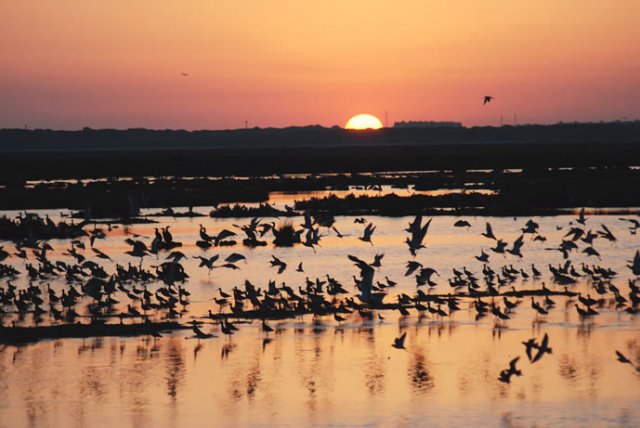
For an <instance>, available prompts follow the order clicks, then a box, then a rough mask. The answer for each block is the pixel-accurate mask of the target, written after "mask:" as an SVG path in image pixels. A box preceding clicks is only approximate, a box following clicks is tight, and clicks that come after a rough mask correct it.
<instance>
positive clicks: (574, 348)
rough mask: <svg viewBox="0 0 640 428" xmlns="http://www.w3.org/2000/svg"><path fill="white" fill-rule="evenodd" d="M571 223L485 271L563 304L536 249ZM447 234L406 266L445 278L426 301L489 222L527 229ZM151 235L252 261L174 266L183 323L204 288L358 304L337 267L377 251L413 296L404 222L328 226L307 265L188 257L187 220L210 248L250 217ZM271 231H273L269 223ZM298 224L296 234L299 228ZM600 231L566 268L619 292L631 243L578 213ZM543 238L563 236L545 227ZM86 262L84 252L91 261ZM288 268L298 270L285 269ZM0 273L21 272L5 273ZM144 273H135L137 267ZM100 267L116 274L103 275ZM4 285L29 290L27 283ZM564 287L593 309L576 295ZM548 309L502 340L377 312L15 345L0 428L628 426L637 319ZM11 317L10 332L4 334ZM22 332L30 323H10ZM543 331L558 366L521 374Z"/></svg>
mask: <svg viewBox="0 0 640 428" xmlns="http://www.w3.org/2000/svg"><path fill="white" fill-rule="evenodd" d="M203 212H205V210H203ZM573 218H574V216H562V217H542V218H535V220H536V221H537V222H538V223H539V224H540V231H541V233H542V234H543V235H545V236H546V237H547V242H544V243H540V242H533V241H531V240H530V239H529V237H527V239H526V240H525V245H524V247H523V254H524V258H523V259H519V258H517V257H513V256H510V255H507V256H506V257H503V256H502V255H498V254H493V253H490V254H491V258H490V262H491V263H490V265H491V266H492V267H493V268H494V269H497V268H499V267H501V266H502V265H505V264H506V265H508V264H512V265H513V266H514V267H516V268H523V269H529V267H530V265H531V263H535V264H536V266H537V267H538V268H539V269H540V270H542V271H543V272H544V277H543V278H542V279H541V280H537V281H533V280H531V279H530V280H527V281H522V282H516V283H514V284H513V285H514V286H515V287H516V288H517V289H537V288H540V287H541V286H542V282H545V283H546V285H547V286H548V287H549V288H553V289H560V288H559V287H556V286H554V285H553V284H552V283H551V281H550V276H549V272H548V270H547V269H546V266H547V264H548V263H551V264H554V265H557V264H559V263H562V262H563V260H562V256H561V254H560V253H559V252H558V251H547V250H545V248H547V247H552V246H554V245H555V244H557V243H558V242H559V241H560V238H561V236H562V235H563V234H564V232H565V230H567V224H568V222H569V221H571V220H572V219H573ZM456 219H457V218H454V217H437V218H434V219H433V222H432V224H431V227H430V229H429V234H428V235H427V238H426V240H425V241H426V243H427V248H426V249H422V250H420V251H419V253H418V256H417V257H416V260H418V261H421V262H422V263H423V264H425V265H426V266H431V267H433V268H435V269H436V270H437V271H438V272H439V273H440V275H441V276H440V277H434V279H435V280H436V281H437V282H438V286H436V287H434V289H433V290H432V292H437V293H448V292H450V291H452V289H451V288H450V287H449V286H448V285H447V281H446V279H447V278H448V277H450V276H451V270H452V268H454V267H455V268H462V266H466V267H467V268H468V269H469V270H471V271H473V272H474V273H476V275H477V276H481V275H480V270H481V264H480V263H479V262H477V261H476V260H475V259H474V258H473V256H474V255H478V254H480V249H481V248H484V249H485V250H487V249H488V248H489V246H491V245H492V244H493V242H492V241H489V240H487V239H486V238H483V237H482V236H480V233H481V232H482V231H484V224H485V222H486V221H490V222H491V223H492V225H493V228H494V231H495V233H496V235H498V236H499V237H500V238H503V239H505V240H507V241H509V242H513V240H514V239H515V238H517V237H518V236H519V228H521V227H523V226H524V223H525V222H526V220H527V219H526V218H518V219H516V220H514V219H512V218H467V220H469V221H470V223H472V227H471V228H470V229H468V230H467V229H460V228H455V227H453V223H454V222H455V220H456ZM158 220H159V221H161V225H168V224H170V225H171V231H172V232H173V234H174V239H175V240H178V241H181V242H183V247H182V248H181V251H183V252H184V253H185V254H186V255H188V256H189V257H191V256H196V255H201V254H202V255H207V256H209V257H210V256H211V255H213V254H220V255H221V258H224V257H226V256H227V255H228V254H230V253H232V252H240V253H242V254H245V255H246V256H247V258H248V261H247V263H244V262H239V263H238V266H240V267H241V269H240V270H237V271H231V270H228V269H214V271H213V272H212V273H211V274H210V275H208V273H207V270H206V269H204V268H201V269H199V268H198V261H197V260H194V259H193V258H190V259H188V260H186V261H184V263H183V265H184V266H185V268H186V270H187V272H188V273H189V275H190V276H191V278H190V280H189V281H188V282H187V284H186V286H187V288H188V289H189V290H190V291H191V293H192V296H191V300H192V304H191V305H190V306H189V307H188V309H189V313H188V314H186V315H185V321H186V320H188V319H190V317H191V316H198V317H199V316H202V315H205V314H206V312H207V310H209V309H211V310H213V311H214V312H215V311H217V310H218V308H217V306H216V305H215V304H214V303H213V302H211V301H210V299H211V298H212V297H214V296H217V295H218V294H217V288H218V287H220V288H222V289H223V290H226V291H229V290H231V288H233V287H234V286H238V287H241V288H242V284H243V282H244V280H245V279H248V280H250V281H251V282H253V283H254V284H256V285H258V286H261V287H265V286H266V283H267V280H268V279H270V278H271V279H275V280H277V281H278V284H281V282H283V281H284V282H286V283H287V284H288V285H290V286H292V287H293V288H294V289H297V287H298V286H304V281H305V278H306V277H309V278H310V279H312V280H313V279H315V278H316V277H323V276H324V275H326V274H330V275H331V276H332V277H335V278H336V279H337V280H339V281H340V282H341V283H342V284H343V285H344V286H345V288H346V289H347V290H349V291H350V292H353V291H354V287H353V280H352V279H351V278H352V276H353V275H357V270H356V268H355V267H353V265H352V263H351V262H350V261H349V260H348V259H347V255H348V254H354V255H356V256H358V257H360V258H363V259H365V260H368V261H371V260H373V256H374V255H375V254H376V253H384V254H385V256H384V258H383V259H382V264H383V266H382V268H380V270H379V272H377V273H376V280H380V281H384V277H385V276H388V277H389V278H390V279H392V280H394V281H397V282H398V286H397V287H396V288H395V289H391V290H390V291H389V296H388V297H387V300H388V301H393V300H394V299H393V295H395V294H398V293H414V292H415V290H416V286H415V280H414V279H413V278H412V277H404V265H405V263H406V261H407V260H409V259H411V256H410V255H409V252H408V250H407V248H406V246H405V245H404V244H403V241H404V239H405V237H406V236H407V234H406V232H404V231H403V229H404V228H405V227H406V225H407V223H408V222H409V221H410V220H411V219H409V218H381V217H369V218H368V220H370V221H372V222H373V223H374V224H376V225H377V229H376V231H375V233H374V235H373V243H374V245H373V246H372V245H370V244H368V243H365V242H362V241H360V240H359V239H358V238H357V236H360V235H361V233H362V230H363V229H364V226H362V225H359V224H354V223H353V218H352V217H339V218H337V222H336V225H335V226H336V227H337V228H338V230H340V232H341V233H343V234H347V235H350V236H348V237H346V238H343V239H339V238H337V237H336V235H335V233H334V232H333V231H329V230H327V229H323V233H326V234H328V235H327V236H325V237H323V238H322V240H321V247H319V248H317V250H316V252H315V253H314V252H313V251H312V250H311V249H310V248H306V247H302V246H296V247H293V248H273V247H272V246H271V245H269V246H267V247H262V248H256V249H246V248H243V247H242V246H241V245H238V246H235V247H228V248H218V249H213V250H208V251H203V250H200V249H199V248H197V247H196V246H195V245H194V243H195V241H196V239H197V236H198V235H197V234H198V224H199V223H202V224H204V225H205V226H206V227H207V230H208V231H209V232H210V233H212V232H214V231H219V230H220V229H222V228H229V229H231V228H233V226H232V225H233V224H244V223H247V222H248V219H211V218H208V217H202V218H193V219H189V218H178V219H174V218H160V219H158ZM272 220H273V221H275V222H279V221H280V220H278V219H265V220H264V221H272ZM293 221H294V223H296V224H298V223H301V222H302V219H301V218H294V219H293ZM601 223H605V224H607V225H608V226H609V228H610V229H611V230H612V231H613V232H614V234H616V236H617V237H618V242H617V243H615V244H612V243H609V242H608V241H605V240H603V239H596V243H595V247H596V248H597V249H598V251H599V252H600V253H601V255H602V260H598V259H595V258H593V257H586V255H584V254H581V253H580V254H579V253H576V252H574V253H572V257H571V260H572V261H573V262H574V265H576V267H578V268H579V266H580V263H582V262H587V263H590V264H592V263H596V264H602V265H603V266H608V267H611V268H612V269H614V270H616V271H617V272H619V275H618V276H617V277H616V278H615V279H614V280H613V283H614V284H615V285H616V286H618V287H619V288H620V289H621V291H622V292H623V294H624V295H626V293H627V292H628V287H627V279H628V278H629V277H630V276H629V275H630V271H629V269H627V268H626V267H625V265H626V264H627V260H629V259H630V258H632V257H633V253H634V252H635V251H636V249H637V248H639V247H640V246H639V245H638V239H639V238H638V237H637V236H636V235H631V234H630V233H629V231H628V224H627V223H626V222H623V221H621V220H619V219H617V218H614V217H608V216H591V217H590V218H589V220H588V222H587V227H588V228H592V229H594V230H596V229H599V228H600V224H601ZM556 225H560V226H563V227H564V229H563V230H556ZM156 226H158V225H149V224H147V225H134V226H131V227H127V228H126V229H125V228H124V227H122V226H120V227H118V228H114V229H112V230H111V231H110V232H109V233H108V237H107V239H105V240H99V241H96V247H97V248H100V249H101V250H103V251H104V252H106V253H107V254H109V255H110V256H111V257H112V258H113V259H114V261H115V262H119V263H124V264H126V263H129V262H131V263H137V262H138V259H134V258H132V257H130V256H127V255H125V254H124V251H126V250H128V249H129V248H130V247H129V246H128V245H127V244H125V243H124V242H123V240H124V238H125V235H126V233H138V234H142V235H145V236H149V237H150V236H152V235H153V228H154V227H156ZM149 240H150V239H147V241H149ZM268 240H269V241H270V240H271V238H269V239H268ZM4 244H5V248H7V247H11V248H12V245H11V244H9V243H4ZM0 245H1V243H0ZM51 245H52V246H53V247H54V248H55V249H56V250H55V251H54V252H53V254H51V255H50V259H52V260H64V261H66V262H72V261H73V259H72V258H71V257H69V256H64V255H62V252H63V251H64V250H65V249H66V248H68V247H69V243H68V242H65V241H51ZM582 247H584V245H581V248H582ZM84 253H85V255H90V254H91V252H90V250H85V252H84ZM272 254H274V255H276V256H277V257H280V258H282V259H283V260H284V261H285V262H287V263H288V268H287V270H286V271H285V272H284V273H283V274H281V275H278V274H277V273H276V270H275V269H274V268H270V267H269V263H268V261H269V259H270V258H271V255H272ZM94 260H96V261H99V260H98V259H94ZM299 261H303V266H304V270H305V272H304V273H298V272H295V267H296V266H297V264H298V262H299ZM5 262H8V263H10V264H12V265H14V266H15V267H16V268H18V269H20V270H24V264H23V262H22V261H20V260H18V259H16V258H10V259H8V260H7V261H5ZM157 262H158V260H156V259H154V258H146V259H145V261H144V265H145V266H146V267H148V266H150V265H154V264H156V263H157ZM105 266H106V269H107V272H109V273H111V272H113V270H114V265H111V264H105ZM4 282H5V281H3V282H2V283H3V284H4ZM46 282H50V283H51V286H52V288H54V289H56V290H60V289H62V288H63V287H65V282H64V281H63V280H53V281H43V283H46ZM14 283H15V284H17V285H20V286H25V285H26V275H22V276H21V277H20V279H18V280H16V281H14ZM155 287H157V285H152V286H150V288H151V289H153V288H155ZM423 288H424V287H423ZM574 288H575V289H576V290H578V291H585V292H589V293H590V294H591V295H592V297H594V296H595V295H596V293H595V291H594V290H593V288H591V286H590V285H589V284H588V283H587V282H586V280H581V281H580V283H579V284H578V285H576V286H575V287H574ZM425 291H426V290H425ZM605 297H607V298H611V297H612V295H611V294H608V295H607V296H605ZM116 299H118V300H122V301H125V300H126V297H125V296H124V295H122V296H116ZM553 299H554V300H555V301H556V308H555V309H552V310H551V312H550V314H549V315H548V316H547V317H545V318H536V317H535V316H534V313H533V310H532V309H531V307H530V302H529V300H528V299H523V302H522V304H521V305H520V307H519V308H518V309H517V311H516V315H515V316H514V317H513V318H512V319H511V320H509V321H508V322H507V323H506V324H504V325H501V326H499V328H496V325H495V321H494V319H493V318H492V317H491V316H489V317H485V318H483V319H481V320H479V321H476V320H475V312H474V310H473V309H471V308H470V307H469V305H468V303H467V302H464V303H463V304H462V305H461V306H462V310H461V311H458V312H456V313H455V314H454V315H453V316H451V317H447V318H442V319H440V318H433V317H431V316H429V317H419V315H418V313H417V311H415V310H413V311H411V312H412V313H411V316H409V317H407V318H400V317H399V314H398V313H397V312H395V311H393V312H392V311H384V312H382V313H383V315H384V316H385V320H384V321H382V322H377V321H376V322H374V323H363V322H362V321H361V320H360V319H359V318H358V317H357V315H355V314H354V315H352V316H351V317H350V318H349V320H348V321H347V322H345V323H344V325H343V326H339V325H338V323H336V322H335V321H334V320H333V319H332V318H330V317H327V319H325V320H322V321H321V322H320V323H314V322H313V320H312V318H311V317H304V318H303V319H296V320H288V321H282V322H275V321H272V322H270V324H271V325H272V326H273V327H274V328H275V329H276V332H274V333H271V334H269V335H268V338H267V336H265V335H264V334H263V333H262V332H261V329H260V324H259V323H257V322H254V323H253V324H239V327H240V332H238V333H237V334H236V335H234V336H233V337H232V338H231V339H229V338H226V337H223V335H222V334H221V333H220V332H219V331H218V330H217V327H216V326H213V325H208V326H205V328H204V329H205V331H212V332H214V333H216V334H218V335H219V336H220V337H217V338H213V339H210V340H202V341H197V340H195V339H187V337H188V336H189V335H190V332H188V331H181V332H176V333H172V334H166V335H165V337H163V338H160V339H157V340H154V339H152V338H148V337H138V338H101V339H86V340H79V339H64V340H50V341H42V342H40V343H37V344H32V345H27V346H20V347H16V346H4V345H0V426H3V427H4V426H7V427H16V426H113V425H121V426H136V427H138V426H153V427H156V426H170V427H171V426H211V425H214V426H308V425H334V426H363V425H364V426H416V425H429V426H434V425H435V426H469V425H471V424H478V423H482V424H488V425H489V426H496V425H502V426H534V425H535V426H585V425H589V426H612V425H613V426H637V425H638V424H639V423H640V410H638V406H637V400H638V398H640V374H638V372H636V371H635V370H634V368H633V367H631V366H629V365H623V364H620V363H619V362H617V361H616V358H615V355H614V350H616V349H618V350H620V351H622V352H623V353H624V354H625V355H627V357H629V358H631V359H632V360H633V361H635V362H636V363H640V330H639V327H640V323H639V322H638V319H637V317H634V316H631V315H629V314H626V313H624V312H619V311H616V310H615V308H614V307H613V305H612V304H609V303H608V302H605V303H604V304H603V305H602V307H600V308H598V311H599V312H600V313H601V315H600V316H598V317H596V318H595V320H593V321H591V322H586V323H584V322H581V321H580V319H579V318H578V316H577V313H576V311H575V308H574V307H573V305H572V303H571V302H569V301H568V299H567V298H566V297H553ZM485 300H487V301H488V299H485ZM537 300H540V298H538V299H537ZM11 319H12V318H11V316H8V317H5V318H4V319H3V320H2V322H3V323H4V324H7V323H8V322H9V321H10V320H11ZM538 321H539V322H538ZM31 322H32V320H31V319H30V317H27V318H26V319H25V320H23V321H20V322H19V323H22V324H25V325H29V324H30V323H31ZM403 331H406V332H407V341H406V348H407V349H406V351H405V350H397V349H394V348H392V347H391V343H392V342H393V338H395V337H397V336H398V335H399V334H400V333H401V332H403ZM545 333H547V334H548V335H549V337H550V346H551V347H552V348H553V354H552V355H545V356H544V357H543V358H542V359H541V360H540V361H539V362H537V363H535V364H531V363H529V362H528V360H527V359H526V357H525V355H524V346H522V344H521V342H522V341H524V340H527V339H529V338H532V337H537V338H541V337H542V335H544V334H545ZM265 338H267V339H268V340H266V341H265ZM518 355H519V356H520V357H521V358H520V361H519V363H518V367H519V368H520V369H521V370H522V372H523V375H522V376H521V377H514V378H513V379H512V382H511V384H510V385H505V384H503V383H500V382H499V381H498V380H497V377H498V374H499V372H500V370H502V369H504V368H506V367H507V366H508V363H509V361H510V360H511V359H512V358H514V357H516V356H518Z"/></svg>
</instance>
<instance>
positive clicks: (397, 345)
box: [391, 331, 407, 349]
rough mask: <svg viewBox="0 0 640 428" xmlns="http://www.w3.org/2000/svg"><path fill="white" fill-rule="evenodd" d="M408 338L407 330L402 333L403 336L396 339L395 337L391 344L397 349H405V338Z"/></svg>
mask: <svg viewBox="0 0 640 428" xmlns="http://www.w3.org/2000/svg"><path fill="white" fill-rule="evenodd" d="M406 338H407V332H406V331H405V332H404V333H402V336H400V337H396V338H395V339H393V344H392V345H391V346H393V347H394V348H396V349H405V347H404V340H405V339H406Z"/></svg>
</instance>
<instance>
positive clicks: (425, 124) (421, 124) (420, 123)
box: [393, 120, 462, 128]
mask: <svg viewBox="0 0 640 428" xmlns="http://www.w3.org/2000/svg"><path fill="white" fill-rule="evenodd" d="M393 127H394V128H462V123H460V122H433V121H425V120H409V121H406V122H405V121H402V122H396V123H394V124H393Z"/></svg>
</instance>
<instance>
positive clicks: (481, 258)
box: [475, 249, 489, 263]
mask: <svg viewBox="0 0 640 428" xmlns="http://www.w3.org/2000/svg"><path fill="white" fill-rule="evenodd" d="M475 258H476V260H478V261H479V262H482V263H486V262H488V261H489V254H487V253H485V252H484V250H483V249H480V255H479V256H475Z"/></svg>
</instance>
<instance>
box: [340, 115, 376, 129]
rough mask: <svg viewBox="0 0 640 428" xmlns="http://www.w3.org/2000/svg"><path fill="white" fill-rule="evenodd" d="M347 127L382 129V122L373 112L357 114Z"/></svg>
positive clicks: (348, 122)
mask: <svg viewBox="0 0 640 428" xmlns="http://www.w3.org/2000/svg"><path fill="white" fill-rule="evenodd" d="M344 127H345V128H346V129H380V128H382V122H380V119H378V118H377V117H375V116H373V115H371V114H357V115H355V116H353V117H352V118H351V119H349V121H347V124H346V125H345V126H344Z"/></svg>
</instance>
